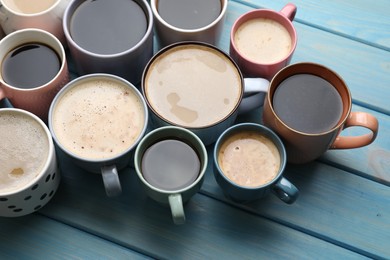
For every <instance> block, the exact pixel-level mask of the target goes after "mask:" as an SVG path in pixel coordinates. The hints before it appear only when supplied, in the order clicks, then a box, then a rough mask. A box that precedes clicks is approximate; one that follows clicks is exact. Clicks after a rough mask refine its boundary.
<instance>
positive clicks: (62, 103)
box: [52, 78, 145, 159]
mask: <svg viewBox="0 0 390 260" xmlns="http://www.w3.org/2000/svg"><path fill="white" fill-rule="evenodd" d="M144 118H145V114H144V107H143V104H142V100H141V99H140V98H139V96H138V95H136V94H135V93H134V92H133V90H131V89H130V88H129V87H128V86H127V85H125V84H124V83H120V82H118V81H115V80H110V79H105V78H99V79H87V80H83V81H80V82H77V83H75V85H74V86H72V87H71V88H69V89H68V90H67V91H66V92H64V93H63V95H61V97H59V99H58V100H57V102H56V103H55V105H54V107H53V114H52V127H53V129H54V133H55V136H56V137H57V140H58V142H59V143H60V144H61V145H62V146H63V147H65V149H66V150H68V151H69V152H71V153H73V154H75V155H77V156H79V157H82V158H86V159H106V158H113V157H116V156H117V155H120V154H122V153H124V152H125V151H127V150H128V149H129V148H130V147H131V146H133V144H134V143H135V142H136V140H137V139H138V138H139V136H140V134H141V132H142V130H143V127H144Z"/></svg>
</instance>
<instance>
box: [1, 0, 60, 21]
mask: <svg viewBox="0 0 390 260" xmlns="http://www.w3.org/2000/svg"><path fill="white" fill-rule="evenodd" d="M60 2H61V0H56V2H55V3H54V4H52V5H51V6H50V7H49V8H47V9H45V10H43V11H40V12H37V13H31V14H27V13H22V12H19V11H16V10H14V9H12V8H10V7H9V6H8V5H7V4H6V3H5V2H4V1H1V4H0V7H1V6H4V8H5V9H6V10H7V11H8V12H10V13H12V14H14V15H17V16H23V17H36V16H40V15H43V14H47V13H49V12H51V11H52V10H53V9H54V8H56V7H57V6H58V5H59V4H60Z"/></svg>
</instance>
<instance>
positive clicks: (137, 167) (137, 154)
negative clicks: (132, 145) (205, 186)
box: [134, 126, 208, 195]
mask: <svg viewBox="0 0 390 260" xmlns="http://www.w3.org/2000/svg"><path fill="white" fill-rule="evenodd" d="M171 130H175V131H181V132H182V133H184V134H186V135H187V136H191V138H193V139H194V140H195V141H196V142H197V143H198V144H199V147H200V148H201V151H198V149H196V150H197V153H198V156H199V157H201V158H199V159H200V161H203V165H202V168H201V169H200V173H199V175H198V177H197V178H196V180H195V181H194V182H192V183H191V184H190V185H188V186H187V187H184V188H181V189H178V190H164V189H160V188H157V187H155V186H153V185H151V184H150V183H149V182H148V181H147V180H145V178H144V177H143V175H142V170H141V168H140V166H141V162H138V163H137V158H140V159H142V156H143V154H141V152H145V150H146V149H144V150H143V151H141V144H143V143H144V142H146V141H148V139H150V138H152V137H153V135H154V134H155V133H157V132H167V131H171ZM148 147H149V146H148ZM193 149H195V148H194V147H193ZM199 152H201V153H202V154H199ZM207 165H208V156H207V149H206V147H205V145H204V143H203V142H202V140H201V139H200V138H199V137H198V136H197V135H196V134H194V133H193V132H191V131H190V130H188V129H186V128H183V127H180V126H162V127H159V128H155V129H153V130H152V131H150V132H149V133H147V134H146V135H145V136H144V137H143V138H142V140H141V141H140V142H139V144H138V145H137V147H136V149H135V153H134V168H135V171H136V173H137V175H138V177H139V179H140V180H141V181H142V183H144V184H145V185H146V186H148V187H149V188H150V189H152V190H154V191H156V192H159V193H163V194H166V195H171V194H181V193H184V192H185V191H187V190H190V189H192V188H193V187H194V186H195V185H197V184H198V183H199V182H200V181H201V180H202V179H203V177H204V175H205V174H206V170H207Z"/></svg>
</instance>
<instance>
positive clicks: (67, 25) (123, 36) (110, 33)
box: [63, 0, 153, 85]
mask: <svg viewBox="0 0 390 260" xmlns="http://www.w3.org/2000/svg"><path fill="white" fill-rule="evenodd" d="M63 27H64V32H65V36H66V40H67V43H68V46H69V50H70V53H71V56H72V58H73V60H74V64H75V67H76V71H77V73H78V74H80V75H85V74H90V73H108V74H114V75H117V76H120V77H122V78H124V79H126V80H128V81H130V82H131V83H133V84H135V85H137V84H138V83H139V81H140V79H141V75H142V71H143V69H144V67H145V65H146V63H147V62H148V61H149V59H150V58H151V57H152V55H153V14H152V11H151V10H150V6H149V4H148V3H147V2H146V1H145V0H120V1H115V4H113V3H112V2H111V1H92V0H73V1H71V3H70V4H69V5H68V7H67V9H66V10H65V13H64V19H63Z"/></svg>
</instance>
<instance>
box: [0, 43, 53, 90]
mask: <svg viewBox="0 0 390 260" xmlns="http://www.w3.org/2000/svg"><path fill="white" fill-rule="evenodd" d="M60 68H61V59H60V57H59V56H58V54H57V52H55V51H54V50H53V49H52V48H50V47H49V46H46V45H43V44H40V43H28V44H24V45H21V46H19V47H17V48H15V49H13V50H12V51H10V52H9V53H8V54H7V55H6V56H5V58H4V60H3V63H2V65H1V76H2V78H3V80H4V81H5V82H6V83H8V84H9V85H11V86H13V87H17V88H24V89H27V88H35V87H39V86H42V85H44V84H46V83H48V82H49V81H50V80H52V79H53V78H54V77H55V76H56V75H57V73H58V71H59V70H60Z"/></svg>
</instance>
